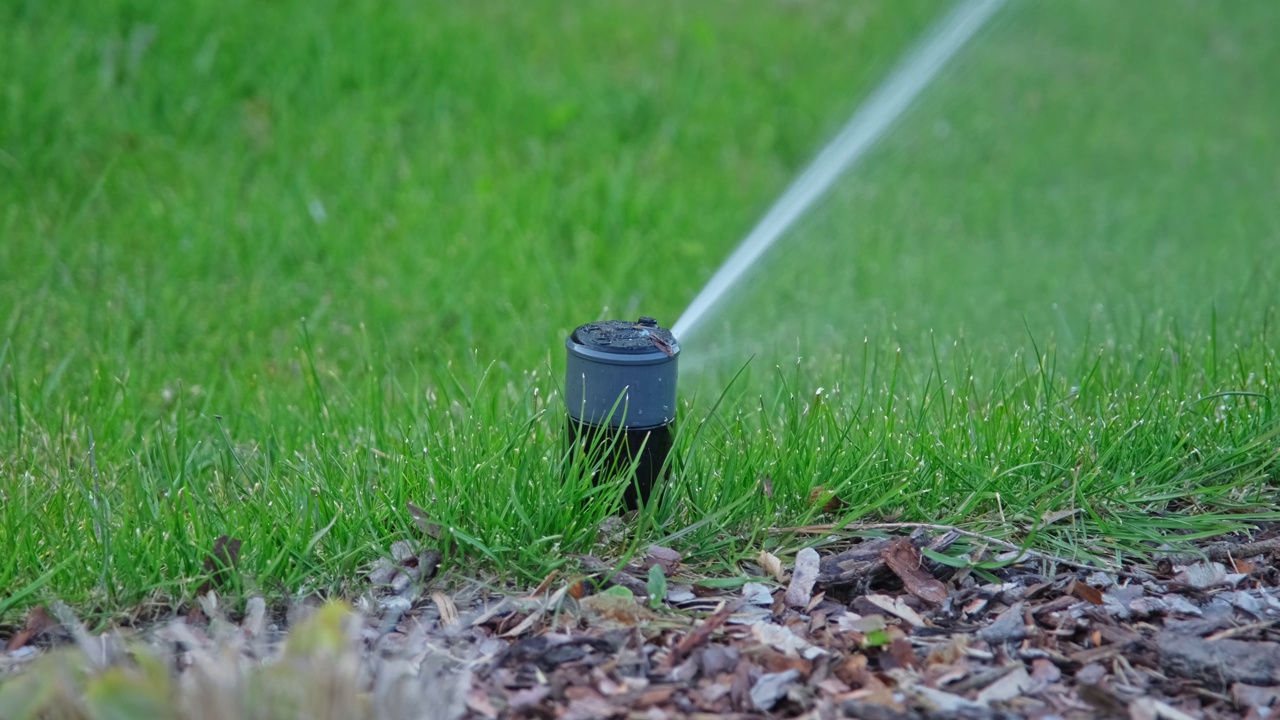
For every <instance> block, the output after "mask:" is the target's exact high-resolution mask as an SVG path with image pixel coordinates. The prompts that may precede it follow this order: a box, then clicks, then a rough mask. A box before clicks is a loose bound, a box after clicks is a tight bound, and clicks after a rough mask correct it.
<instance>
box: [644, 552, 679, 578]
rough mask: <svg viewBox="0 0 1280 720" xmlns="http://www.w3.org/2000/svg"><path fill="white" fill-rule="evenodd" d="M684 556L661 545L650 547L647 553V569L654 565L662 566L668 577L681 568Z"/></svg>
mask: <svg viewBox="0 0 1280 720" xmlns="http://www.w3.org/2000/svg"><path fill="white" fill-rule="evenodd" d="M683 558H684V555H681V554H680V553H678V552H676V551H675V550H672V549H671V548H667V547H662V546H661V545H650V546H649V549H648V550H646V551H645V563H644V564H645V567H646V569H647V568H651V567H653V566H654V565H660V566H662V569H663V571H664V572H666V573H667V574H668V575H669V574H671V573H673V572H675V571H676V568H678V567H679V566H680V560H681V559H683Z"/></svg>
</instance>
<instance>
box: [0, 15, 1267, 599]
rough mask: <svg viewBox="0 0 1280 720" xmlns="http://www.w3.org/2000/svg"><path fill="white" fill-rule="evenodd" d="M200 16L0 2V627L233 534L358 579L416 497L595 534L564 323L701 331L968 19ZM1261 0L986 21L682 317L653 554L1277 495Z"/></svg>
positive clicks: (1103, 544) (1228, 512) (732, 553)
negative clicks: (756, 224)
mask: <svg viewBox="0 0 1280 720" xmlns="http://www.w3.org/2000/svg"><path fill="white" fill-rule="evenodd" d="M189 5H191V7H181V8H180V7H178V6H177V5H176V4H172V3H158V2H123V1H119V2H103V3H94V4H84V6H83V7H73V6H71V5H69V4H63V5H50V4H46V3H37V2H16V3H9V4H7V5H5V6H3V7H2V8H0V45H2V46H3V47H5V48H6V52H5V53H4V54H3V58H0V78H3V81H0V90H2V91H3V93H4V95H3V97H4V100H3V102H2V103H0V208H3V212H2V213H0V234H2V237H3V241H2V242H0V323H3V325H2V326H0V332H2V333H3V334H2V335H0V547H3V548H4V549H5V552H3V553H0V588H3V589H4V590H3V591H0V592H3V593H5V595H3V596H0V621H3V620H5V619H10V620H11V619H13V617H15V616H16V613H17V612H18V611H20V610H21V609H22V608H24V607H25V606H27V605H29V604H32V603H36V602H40V601H42V600H44V599H48V598H51V597H60V598H63V599H65V600H67V601H69V602H72V603H74V604H76V605H77V606H78V607H80V608H82V609H84V610H86V611H94V610H97V611H103V612H115V611H120V610H123V609H129V608H133V607H136V606H137V605H138V604H139V603H142V602H148V601H158V602H171V601H175V600H178V601H180V600H182V599H183V598H187V597H190V595H191V594H192V593H193V592H194V589H195V588H196V587H197V586H198V585H199V584H200V582H202V581H203V579H204V577H203V576H204V569H203V562H204V558H205V557H206V555H207V554H208V552H209V549H210V548H211V546H212V545H213V542H214V540H215V538H216V537H217V536H219V535H222V534H229V535H232V536H234V537H238V538H241V539H243V540H244V549H243V551H242V557H241V569H242V571H243V583H244V587H246V588H253V589H257V590H260V591H265V592H268V593H272V594H281V593H294V592H307V591H318V592H326V593H332V592H337V593H344V592H356V591H358V589H359V587H360V579H361V576H362V569H365V568H367V567H368V566H369V564H370V563H371V562H372V561H373V560H374V559H375V558H376V557H378V555H379V554H380V553H385V552H387V548H388V547H389V546H390V544H391V542H392V541H394V540H396V539H399V538H402V537H405V536H406V535H412V534H413V533H414V532H415V531H414V530H413V525H412V520H411V518H410V517H409V516H408V514H407V512H406V511H405V507H406V503H408V502H413V503H415V504H417V505H420V506H422V507H424V508H426V509H427V510H428V511H429V512H430V513H431V514H432V515H433V517H435V518H436V519H437V520H438V521H439V522H440V523H441V524H442V525H443V526H444V527H445V528H446V529H447V532H448V534H449V536H450V538H451V539H452V541H453V542H452V543H450V544H448V545H449V547H452V548H453V550H452V553H453V554H452V556H451V557H450V559H449V561H450V562H451V563H452V564H453V565H454V566H457V565H458V564H459V563H460V562H461V561H463V559H464V558H465V559H466V564H464V565H462V567H463V568H464V569H465V570H467V571H469V572H474V571H478V569H479V568H488V569H489V570H496V571H499V572H502V573H504V574H506V575H507V576H508V577H511V578H514V579H516V580H518V581H521V582H536V580H537V579H540V578H541V577H542V576H543V575H544V574H545V573H546V572H547V571H549V570H550V569H552V568H554V567H557V566H560V565H563V564H566V563H570V562H572V561H571V559H570V555H571V554H572V553H575V552H582V551H591V550H593V549H595V544H596V527H597V525H598V523H599V521H600V520H601V519H602V518H603V517H604V516H605V515H606V514H607V513H608V511H609V509H610V508H609V507H608V506H607V502H603V501H601V502H588V503H584V502H583V500H584V496H586V495H589V494H590V490H589V484H588V483H584V482H580V481H575V480H572V479H573V478H576V477H579V476H580V475H581V471H582V470H583V468H582V467H573V466H572V464H571V463H568V462H567V461H566V459H565V458H564V456H563V452H562V450H561V445H560V440H561V435H562V431H563V415H562V407H561V404H562V400H561V397H560V395H559V391H558V389H557V385H558V384H559V383H560V382H561V380H560V378H559V373H561V372H562V371H563V359H562V354H563V350H562V345H561V343H562V342H563V337H564V336H565V335H566V334H567V332H568V331H569V330H571V329H572V327H573V326H574V325H576V324H578V323H580V322H586V321H589V320H593V319H596V318H598V317H602V316H621V317H630V316H635V315H639V314H641V313H644V314H651V315H654V316H656V317H658V318H659V319H661V320H662V321H663V322H664V323H665V324H668V325H669V324H671V323H672V322H674V320H675V316H676V315H677V314H678V313H679V311H680V310H681V308H682V307H683V305H684V304H685V303H686V302H688V300H689V299H690V298H692V296H693V295H694V293H695V292H696V291H697V290H698V288H699V287H700V286H701V284H702V283H703V282H704V281H705V279H706V278H707V277H708V276H709V275H710V274H711V272H712V271H713V270H714V269H715V267H716V265H717V264H718V263H719V262H720V260H721V259H723V257H724V256H725V255H727V253H728V252H729V250H730V249H731V248H732V246H733V244H734V243H735V242H736V241H737V239H738V238H740V237H741V236H742V234H743V233H744V232H745V231H746V230H747V229H749V227H750V225H751V223H752V222H753V221H754V220H755V219H756V218H757V217H758V216H759V214H760V213H761V212H762V211H763V210H764V208H765V207H766V206H767V205H768V203H769V202H770V201H771V200H772V199H773V198H774V197H776V195H777V194H778V193H779V192H780V191H781V190H782V189H783V188H784V187H785V185H786V183H787V182H788V181H789V180H790V179H791V177H793V176H794V175H795V173H797V172H798V171H799V170H800V169H801V168H802V167H803V165H804V164H805V162H807V160H808V158H809V157H810V156H811V155H812V154H813V153H814V152H815V151H816V150H817V149H818V148H819V147H820V146H821V144H822V142H823V141H824V140H825V139H826V138H827V137H829V136H830V134H831V133H832V132H833V131H834V130H835V129H836V128H837V127H838V126H839V125H840V124H841V123H842V122H843V121H844V120H845V118H847V116H848V114H849V112H850V111H851V110H852V109H853V108H854V107H855V106H856V104H857V101H858V99H859V98H861V97H862V96H863V95H865V94H866V93H867V92H868V91H869V90H870V89H871V88H872V87H873V86H874V84H875V83H876V82H877V81H878V80H879V79H880V78H882V77H883V75H884V74H885V72H886V71H887V70H888V68H889V67H891V65H892V63H893V62H894V60H895V59H896V58H897V57H898V55H899V54H900V53H901V52H903V51H904V49H905V48H906V47H908V46H909V45H910V43H911V42H912V41H913V40H914V39H915V38H916V37H917V36H918V35H919V33H920V32H921V31H922V30H923V29H924V28H925V27H927V25H928V23H929V21H930V20H931V19H932V18H933V17H934V16H935V15H936V13H937V12H938V11H939V10H940V9H941V7H942V6H940V5H938V4H936V3H933V2H927V1H924V0H920V1H919V2H900V1H899V2H867V3H861V4H858V5H856V6H854V7H853V8H849V7H848V6H847V3H843V2H834V1H827V0H814V1H812V2H802V3H771V2H755V1H752V2H747V1H745V0H743V1H741V2H722V3H701V4H696V5H691V4H688V3H678V2H656V3H644V4H636V3H626V2H621V1H618V2H598V3H591V4H573V5H571V6H566V5H562V4H557V3H551V2H525V3H518V4H510V3H497V2H469V3H443V2H441V3H408V2H403V3H373V2H351V3H341V4H339V3H321V4H315V3H310V4H303V3H297V2H282V3H275V4H271V5H269V6H260V5H259V4H251V3H248V2H233V3H193V4H189ZM1277 15H1280V7H1278V6H1275V5H1274V4H1272V3H1268V2H1265V1H1264V0H1258V1H1256V2H1249V3H1233V4H1228V3H1166V2H1154V1H1152V2H1133V3H1125V4H1123V5H1120V6H1113V5H1111V4H1106V5H1104V4H1094V3H1087V2H1078V3H1077V2H1071V3H1053V4H1049V3H1031V2H1028V3H1020V4H1015V5H1014V6H1013V7H1010V8H1006V9H1005V10H1004V11H1002V14H1001V16H1000V17H999V18H998V21H997V24H996V26H995V27H993V28H992V29H991V31H990V32H988V33H986V34H984V35H983V36H981V37H980V38H979V39H978V40H977V41H976V44H975V45H974V46H973V47H972V49H971V51H970V52H967V53H965V54H964V55H963V57H962V58H961V59H960V61H959V62H958V63H957V64H956V66H955V67H954V68H952V69H951V70H950V71H949V72H948V73H947V74H946V76H945V77H944V79H943V81H942V82H940V83H939V84H938V85H937V86H936V87H935V88H934V89H932V90H930V91H929V92H928V93H927V94H926V96H925V97H924V98H923V99H922V102H921V103H920V104H919V105H918V106H917V107H916V108H915V109H914V110H913V111H912V112H911V113H910V114H909V116H908V117H907V118H906V120H905V122H904V123H903V125H902V126H901V127H900V128H898V129H897V130H895V132H894V133H892V134H891V136H890V137H888V138H887V139H886V141H885V142H884V143H883V144H882V145H881V146H880V147H878V148H877V149H876V150H875V151H874V152H873V153H872V155H871V156H870V157H868V158H867V159H866V160H865V162H864V163H863V164H862V165H861V166H859V168H858V171H857V173H855V174H854V175H853V176H851V177H850V178H848V179H847V180H846V181H844V182H842V183H840V185H839V187H838V188H837V190H836V192H835V193H834V194H833V196H832V198H831V199H830V201H829V202H827V203H825V204H824V205H823V206H822V207H821V208H819V209H818V211H817V212H815V213H814V214H813V215H812V216H811V217H810V218H808V219H806V221H805V222H804V223H803V224H802V226H801V227H799V228H797V230H796V232H795V234H794V237H791V238H787V239H786V240H785V241H784V243H783V244H782V246H781V247H780V248H779V250H778V252H777V253H775V254H774V255H772V256H771V257H770V258H769V262H768V263H767V264H766V265H765V266H764V268H765V271H764V272H761V273H759V274H757V275H756V276H755V277H754V278H753V279H752V280H751V281H750V283H749V286H750V288H751V290H750V292H744V293H741V294H740V295H739V296H737V297H736V298H735V299H734V302H733V304H732V307H731V308H729V309H727V310H726V311H725V312H724V313H722V314H721V315H719V316H717V322H716V323H713V325H715V326H716V327H718V328H724V327H728V328H731V330H732V331H731V332H726V331H724V330H723V329H715V328H712V327H710V326H709V327H708V332H707V333H705V334H703V335H699V336H696V337H694V338H690V339H689V341H688V342H687V343H686V347H685V354H684V356H683V362H684V367H685V368H686V370H687V372H686V374H685V376H684V378H683V379H682V392H683V396H684V398H685V400H686V407H685V408H684V409H683V411H682V418H681V425H680V427H681V437H680V441H679V455H680V459H679V462H678V477H677V478H676V480H675V481H674V483H673V485H672V490H673V492H672V493H671V494H670V496H669V497H668V499H667V501H666V502H664V503H663V504H661V505H660V506H658V507H656V508H654V509H653V512H652V514H651V516H649V517H646V518H643V519H640V520H637V521H636V522H635V523H633V525H631V526H630V527H631V531H630V532H631V541H632V542H634V543H640V542H648V541H654V540H657V541H663V542H669V543H671V544H673V545H676V546H678V547H680V548H681V549H682V550H685V551H686V552H688V553H690V555H691V557H692V558H694V559H695V560H697V561H699V562H703V563H705V564H706V569H707V571H708V572H718V573H723V572H737V570H736V568H735V567H734V563H735V562H736V560H737V559H738V558H740V557H743V556H751V555H754V554H755V552H756V551H758V550H759V548H760V547H762V546H769V547H774V546H776V545H777V544H778V543H781V544H782V545H783V549H786V548H793V547H795V546H796V543H797V542H801V540H799V539H790V538H786V537H777V536H775V535H774V534H773V533H772V530H773V529H774V528H778V527H785V526H789V525H796V524H804V523H810V522H817V521H820V520H822V521H833V520H834V521H843V520H849V519H853V518H856V517H868V516H869V517H881V516H900V517H901V518H903V519H910V520H921V521H929V522H942V523H950V522H960V523H964V524H965V525H966V526H967V527H971V528H977V529H984V530H986V531H989V532H991V533H993V534H999V535H1002V536H1008V537H1012V538H1015V539H1021V538H1024V537H1027V534H1028V533H1029V532H1030V531H1031V529H1032V528H1033V527H1034V526H1035V525H1036V524H1037V522H1038V518H1040V517H1041V516H1042V515H1043V514H1044V513H1047V512H1054V511H1061V510H1072V509H1074V510H1078V512H1077V513H1076V514H1075V515H1073V516H1071V517H1070V518H1069V519H1067V520H1062V521H1059V522H1058V523H1056V524H1054V525H1053V526H1051V527H1050V528H1047V529H1044V530H1043V531H1041V532H1039V533H1036V535H1035V538H1036V542H1038V543H1040V544H1042V546H1044V547H1047V548H1050V549H1054V550H1057V551H1060V552H1065V553H1081V554H1084V555H1098V556H1112V555H1115V554H1117V553H1120V554H1128V553H1143V552H1147V551H1149V550H1150V549H1151V548H1152V547H1154V546H1155V545H1157V544H1159V543H1162V542H1169V541H1171V540H1173V539H1175V538H1176V537H1177V536H1187V537H1195V536H1199V535H1204V534H1213V533H1220V532H1224V531H1229V530H1232V529H1235V528H1240V527H1246V526H1247V525H1248V524H1249V523H1250V522H1253V521H1256V520H1257V519H1260V518H1269V519H1275V513H1274V511H1273V510H1272V508H1273V507H1274V504H1275V500H1276V491H1275V480H1276V474H1277V471H1278V469H1280V460H1278V459H1277V458H1278V455H1280V440H1278V439H1277V433H1280V422H1278V419H1280V418H1278V416H1277V412H1280V407H1277V405H1278V404H1280V392H1277V389H1276V381H1277V377H1276V374H1277V372H1278V371H1277V368H1276V350H1275V343H1274V340H1273V336H1274V333H1275V329H1274V327H1273V325H1274V324H1275V322H1276V320H1277V316H1276V310H1277V293H1276V291H1275V289H1274V288H1276V287H1280V285H1277V280H1280V278H1277V274H1278V273H1277V270H1280V267H1277V265H1280V261H1278V260H1277V259H1276V258H1278V257H1280V254H1278V251H1280V211H1277V210H1276V209H1275V208H1274V205H1275V203H1274V198H1275V197H1276V196H1277V190H1280V186H1278V184H1280V179H1278V178H1277V176H1276V175H1275V168H1276V167H1280V145H1278V144H1277V143H1276V141H1275V139H1274V138H1273V135H1274V133H1273V132H1272V130H1271V129H1272V128H1274V127H1275V126H1276V124H1277V123H1278V122H1280V90H1277V89H1274V88H1273V85H1274V83H1271V82H1269V76H1268V75H1267V68H1271V67H1276V66H1277V64H1278V62H1280V44H1277V43H1276V42H1275V41H1274V39H1273V38H1272V37H1271V34H1270V33H1268V32H1267V30H1268V28H1271V27H1275V23H1276V21H1277V20H1280V18H1278V17H1277ZM304 318H305V320H304ZM864 338H865V339H864ZM753 353H754V355H755V357H754V359H752V360H751V361H750V363H748V357H750V356H751V355H752V354H753ZM797 358H803V359H802V360H799V361H797ZM744 364H745V365H746V368H747V369H746V371H745V372H744V373H743V374H742V376H741V377H739V378H738V380H737V381H736V382H731V381H730V380H731V378H732V377H733V375H734V373H736V372H737V371H738V369H740V368H741V367H743V365H744ZM819 387H822V388H825V390H824V391H823V394H822V396H821V400H820V401H819V400H818V399H816V398H817V397H818V396H817V395H816V394H815V393H816V391H817V389H818V388H819ZM722 394H723V395H724V400H723V402H722V403H721V404H720V405H719V407H718V408H716V410H715V412H712V411H711V409H712V405H713V404H714V403H715V401H716V400H717V399H718V398H720V397H721V395H722ZM90 437H92V438H93V440H94V442H93V443H92V444H91V442H90ZM567 465H568V466H567ZM566 475H568V476H569V477H570V478H571V481H570V482H564V481H563V478H564V477H565V476H566ZM766 476H767V477H768V478H769V485H770V486H771V487H772V494H769V493H765V492H763V487H764V481H763V479H764V478H765V477H766ZM819 485H821V486H823V488H824V489H825V490H826V491H827V492H832V493H837V494H838V495H839V496H840V497H841V498H842V499H843V500H844V501H845V502H847V503H849V507H848V508H847V510H845V511H844V512H842V513H840V514H838V515H836V516H823V515H821V514H820V511H819V507H818V506H817V505H815V503H813V502H812V501H811V500H810V495H811V493H812V491H813V489H814V488H815V487H816V486H819ZM616 490H617V487H616V486H613V487H611V488H609V489H608V490H607V491H606V492H604V493H601V494H598V496H599V497H600V498H602V500H603V499H606V498H607V497H610V496H616V494H617V493H616ZM610 493H612V495H611V494H610ZM593 497H595V496H593ZM673 536H674V537H673ZM619 550H620V548H616V547H615V548H610V551H611V552H617V551H619Z"/></svg>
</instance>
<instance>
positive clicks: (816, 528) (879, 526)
mask: <svg viewBox="0 0 1280 720" xmlns="http://www.w3.org/2000/svg"><path fill="white" fill-rule="evenodd" d="M837 530H839V531H842V532H849V531H858V530H935V531H937V532H953V533H956V534H958V535H963V536H965V537H968V538H973V539H974V540H981V541H983V542H989V543H991V544H993V545H999V546H1000V547H1002V548H1005V549H1006V550H1016V551H1018V552H1021V553H1023V554H1024V555H1027V556H1029V557H1033V558H1036V559H1037V560H1041V561H1043V562H1052V563H1057V564H1059V565H1065V566H1067V567H1069V568H1074V569H1076V570H1104V571H1106V572H1110V573H1116V574H1126V571H1124V570H1121V569H1120V568H1113V567H1110V566H1107V565H1101V566H1099V565H1089V564H1087V563H1082V562H1078V561H1076V560H1071V559H1068V558H1065V557H1062V556H1061V555H1054V554H1052V553H1047V552H1041V551H1040V550H1032V549H1031V548H1025V547H1023V546H1021V545H1019V544H1017V543H1013V542H1009V541H1008V540H1001V539H1000V538H996V537H992V536H990V535H983V534H982V533H977V532H973V531H972V530H964V529H962V528H958V527H956V526H955V525H938V524H936V523H917V522H889V523H866V524H861V525H836V524H834V523H832V524H826V525H804V526H801V527H790V528H779V529H777V530H775V531H774V532H775V533H778V534H783V533H790V532H794V533H807V534H811V535H817V534H821V533H828V532H834V531H837Z"/></svg>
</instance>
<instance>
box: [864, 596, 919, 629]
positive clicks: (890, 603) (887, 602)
mask: <svg viewBox="0 0 1280 720" xmlns="http://www.w3.org/2000/svg"><path fill="white" fill-rule="evenodd" d="M865 598H866V600H867V602H869V603H871V604H872V605H875V606H876V607H878V608H880V609H881V610H884V611H885V612H887V613H889V614H890V615H896V616H898V617H900V618H902V619H903V620H906V621H907V623H908V624H910V625H912V626H914V627H924V618H922V617H920V614H919V613H917V612H916V611H915V610H912V609H911V608H910V607H909V606H907V604H906V603H905V602H903V601H902V599H901V598H894V597H889V596H888V595H876V594H871V595H866V596H865Z"/></svg>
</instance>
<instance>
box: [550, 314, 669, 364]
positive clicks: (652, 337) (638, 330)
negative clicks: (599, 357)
mask: <svg viewBox="0 0 1280 720" xmlns="http://www.w3.org/2000/svg"><path fill="white" fill-rule="evenodd" d="M570 340H571V342H572V343H573V344H575V345H578V346H580V347H581V348H582V349H585V350H593V351H595V352H598V353H606V354H609V355H652V354H653V353H659V354H660V357H673V356H675V355H676V354H677V353H679V352H680V344H679V343H677V342H676V338H675V336H674V335H672V334H671V331H670V330H668V329H666V328H664V327H661V326H659V325H658V321H657V320H654V319H653V318H651V317H642V318H640V319H639V320H637V321H635V322H629V321H626V320H605V321H603V322H594V323H587V324H586V325H582V326H580V327H579V328H578V329H577V330H574V331H573V335H572V336H571V337H570ZM592 354H594V353H592ZM636 360H639V358H636Z"/></svg>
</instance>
